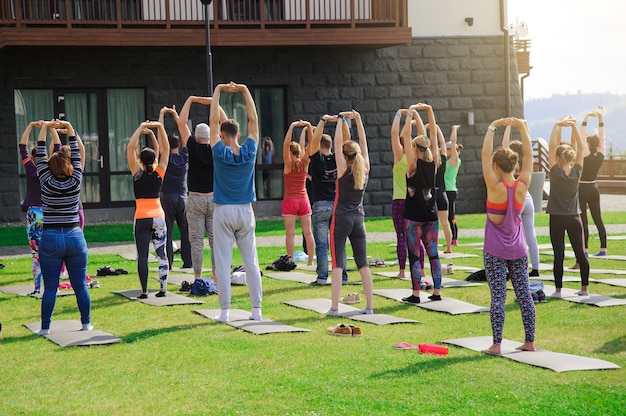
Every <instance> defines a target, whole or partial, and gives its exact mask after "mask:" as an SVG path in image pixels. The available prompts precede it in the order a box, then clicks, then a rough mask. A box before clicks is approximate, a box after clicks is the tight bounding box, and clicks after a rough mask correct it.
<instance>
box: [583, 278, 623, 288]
mask: <svg viewBox="0 0 626 416" xmlns="http://www.w3.org/2000/svg"><path fill="white" fill-rule="evenodd" d="M589 281H590V282H591V281H592V280H591V279H589ZM593 282H595V283H605V284H607V285H611V286H621V287H626V279H624V278H615V279H593Z"/></svg>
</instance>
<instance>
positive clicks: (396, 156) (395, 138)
mask: <svg viewBox="0 0 626 416" xmlns="http://www.w3.org/2000/svg"><path fill="white" fill-rule="evenodd" d="M407 112H408V110H407V109H406V108H401V109H399V110H398V111H397V112H396V114H395V116H394V117H393V122H392V123H391V151H392V152H393V164H394V165H395V164H396V163H398V162H399V161H400V160H401V159H402V156H404V149H403V147H402V142H401V140H400V121H401V120H402V115H403V114H404V115H406V113H407Z"/></svg>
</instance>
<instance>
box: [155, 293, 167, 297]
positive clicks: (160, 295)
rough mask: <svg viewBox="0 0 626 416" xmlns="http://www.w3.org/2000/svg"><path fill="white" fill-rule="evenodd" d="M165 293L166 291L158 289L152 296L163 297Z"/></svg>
mask: <svg viewBox="0 0 626 416" xmlns="http://www.w3.org/2000/svg"><path fill="white" fill-rule="evenodd" d="M166 293H167V292H161V291H158V292H157V294H156V295H154V296H155V297H157V298H164V297H165V294H166Z"/></svg>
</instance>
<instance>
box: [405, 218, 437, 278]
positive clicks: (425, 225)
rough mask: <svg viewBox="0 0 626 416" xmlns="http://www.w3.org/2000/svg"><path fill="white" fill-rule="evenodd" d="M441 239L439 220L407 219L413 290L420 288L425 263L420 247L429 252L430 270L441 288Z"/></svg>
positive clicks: (407, 239)
mask: <svg viewBox="0 0 626 416" xmlns="http://www.w3.org/2000/svg"><path fill="white" fill-rule="evenodd" d="M438 240H439V221H428V222H417V221H411V220H406V241H407V244H408V246H409V253H410V255H409V262H410V263H411V285H412V287H413V290H420V284H421V282H422V273H421V269H422V266H423V264H424V256H423V254H422V258H421V260H420V258H419V251H420V247H421V245H422V243H423V247H424V249H425V250H426V254H428V260H429V261H430V270H431V272H432V274H433V285H434V286H435V289H441V262H440V261H439V252H438V251H437V244H438Z"/></svg>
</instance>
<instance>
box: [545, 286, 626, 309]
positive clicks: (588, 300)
mask: <svg viewBox="0 0 626 416" xmlns="http://www.w3.org/2000/svg"><path fill="white" fill-rule="evenodd" d="M555 290H556V288H555V287H554V286H548V285H545V286H544V288H543V291H544V293H545V294H546V296H547V297H548V298H550V299H552V300H555V299H557V300H558V299H563V300H567V301H570V302H574V303H585V304H588V305H594V306H599V307H603V306H618V305H626V299H617V298H612V297H610V296H603V295H594V294H593V293H589V296H579V295H577V294H576V292H577V290H575V289H569V288H566V287H564V288H562V289H561V294H562V297H561V298H554V297H552V296H551V295H552V294H553V293H554V291H555Z"/></svg>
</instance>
